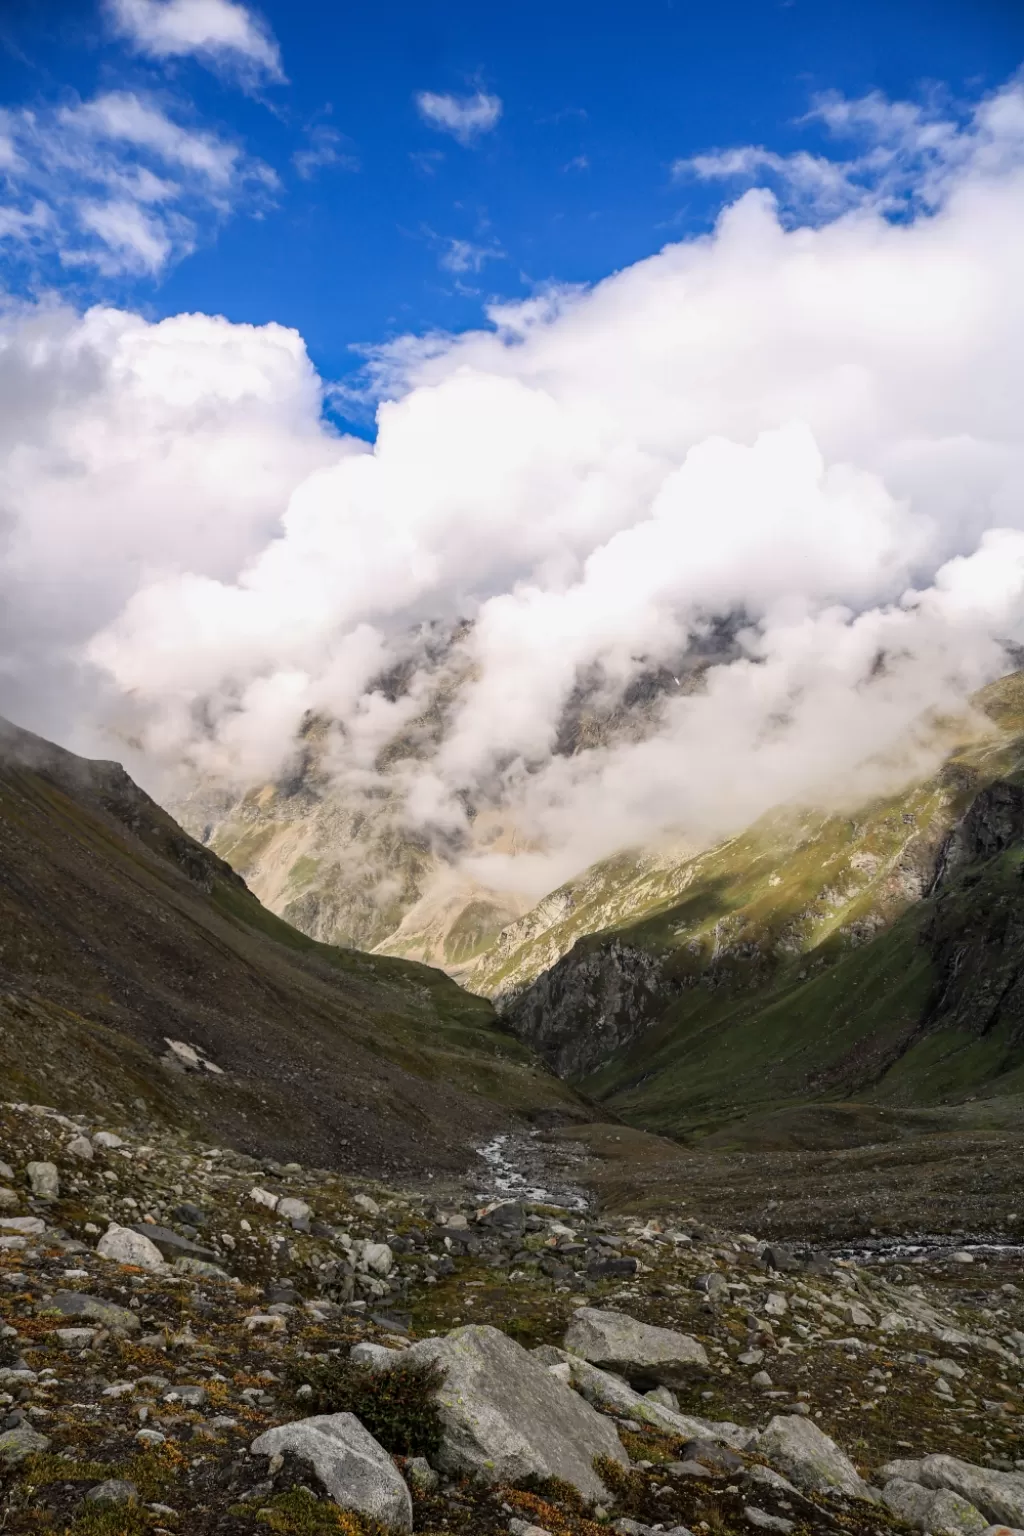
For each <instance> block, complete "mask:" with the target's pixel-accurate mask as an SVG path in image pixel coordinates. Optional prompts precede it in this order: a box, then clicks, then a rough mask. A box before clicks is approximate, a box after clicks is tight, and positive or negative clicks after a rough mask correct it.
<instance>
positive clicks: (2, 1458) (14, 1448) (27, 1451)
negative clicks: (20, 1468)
mask: <svg viewBox="0 0 1024 1536" xmlns="http://www.w3.org/2000/svg"><path fill="white" fill-rule="evenodd" d="M49 1444H50V1441H49V1437H48V1436H46V1435H41V1434H40V1433H39V1431H38V1430H36V1429H33V1428H32V1426H31V1424H19V1425H18V1426H17V1427H16V1428H15V1429H8V1430H7V1431H6V1432H5V1433H4V1434H2V1435H0V1464H3V1465H4V1466H8V1467H11V1466H15V1465H16V1464H17V1463H18V1462H19V1461H24V1460H25V1458H26V1457H27V1456H41V1455H42V1453H43V1451H45V1450H46V1449H47V1448H48V1446H49Z"/></svg>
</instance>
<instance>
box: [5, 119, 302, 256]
mask: <svg viewBox="0 0 1024 1536" xmlns="http://www.w3.org/2000/svg"><path fill="white" fill-rule="evenodd" d="M0 135H2V138H3V142H5V143H6V144H7V146H8V150H7V152H6V155H5V156H4V157H0V176H2V178H3V180H4V182H5V183H6V188H7V192H8V197H9V202H8V205H7V208H6V209H5V210H4V217H3V219H2V220H0V240H3V241H4V242H5V243H6V244H7V246H8V253H9V254H11V255H13V256H14V257H15V258H16V259H19V260H21V261H22V262H25V263H28V264H30V265H34V266H45V264H46V263H48V262H52V261H56V262H57V263H58V264H59V266H62V267H63V268H65V269H68V268H87V269H91V270H92V271H94V272H98V273H100V274H102V275H103V276H107V277H117V276H122V275H128V276H136V277H138V276H157V275H159V274H160V273H161V272H162V271H163V270H164V269H165V268H166V267H167V266H168V265H169V264H170V263H171V262H173V261H176V260H179V259H180V258H181V257H183V256H185V255H187V254H188V253H189V252H190V251H192V250H193V249H194V248H195V246H196V244H197V242H198V240H199V238H200V234H201V231H202V230H203V229H204V228H207V227H209V226H210V225H212V224H216V223H218V222H220V221H221V220H223V219H224V218H226V217H227V216H228V215H230V214H231V213H232V212H233V211H234V210H235V208H236V207H237V206H238V205H239V203H240V202H241V201H242V199H243V198H244V199H245V200H246V202H247V203H248V204H249V205H250V206H252V207H258V206H259V205H260V203H261V201H264V202H265V200H266V198H267V197H268V196H269V194H270V193H271V192H272V190H273V188H274V187H275V185H276V177H275V175H274V173H273V171H271V170H270V168H269V166H266V165H264V164H262V162H260V161H258V160H253V159H251V158H250V157H248V156H247V155H246V154H245V153H244V151H243V150H242V148H241V147H240V145H239V144H237V143H236V142H234V141H233V140H230V139H227V138H224V137H222V136H221V135H219V134H216V133H212V132H210V131H208V130H206V129H201V128H198V127H195V126H192V125H190V124H186V123H183V122H182V121H180V120H179V118H178V117H177V116H175V115H172V112H171V111H170V109H169V108H168V107H167V106H166V105H165V104H163V103H162V102H159V101H157V100H155V99H152V98H150V97H147V96H143V95H140V94H139V93H137V92H134V91H107V92H104V93H102V94H101V95H98V96H95V97H93V98H92V99H91V100H89V101H72V102H69V103H65V104H64V105H62V106H59V107H47V108H43V109H31V108H27V107H23V108H20V109H17V110H11V111H6V112H3V113H0Z"/></svg>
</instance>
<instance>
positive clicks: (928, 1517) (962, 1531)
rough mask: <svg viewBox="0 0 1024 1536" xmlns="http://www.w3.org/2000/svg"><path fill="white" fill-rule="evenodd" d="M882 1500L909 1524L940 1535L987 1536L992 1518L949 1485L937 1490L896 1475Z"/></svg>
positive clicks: (883, 1494) (886, 1487)
mask: <svg viewBox="0 0 1024 1536" xmlns="http://www.w3.org/2000/svg"><path fill="white" fill-rule="evenodd" d="M882 1502H883V1503H884V1504H885V1506H886V1508H888V1509H891V1510H892V1512H893V1514H894V1515H899V1517H900V1519H901V1520H905V1521H906V1522H907V1524H908V1525H913V1526H915V1527H916V1528H917V1529H918V1530H919V1531H932V1532H934V1533H936V1536H946V1533H947V1532H953V1533H956V1536H985V1532H986V1531H987V1530H988V1521H987V1520H986V1518H985V1516H984V1515H983V1514H982V1513H981V1512H980V1510H978V1509H976V1508H975V1507H974V1505H973V1504H969V1503H968V1502H967V1500H966V1499H963V1498H961V1497H960V1495H959V1494H958V1493H950V1492H949V1491H948V1489H945V1488H942V1489H939V1490H938V1491H936V1490H934V1489H931V1488H922V1487H921V1486H920V1484H919V1483H907V1482H903V1481H902V1480H901V1479H900V1478H893V1479H892V1480H891V1481H890V1482H888V1483H886V1485H885V1487H884V1488H883V1489H882Z"/></svg>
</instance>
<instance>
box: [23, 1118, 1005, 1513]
mask: <svg viewBox="0 0 1024 1536" xmlns="http://www.w3.org/2000/svg"><path fill="white" fill-rule="evenodd" d="M0 1159H2V1165H0V1322H2V1328H0V1415H2V1417H0V1508H2V1511H3V1513H2V1515H0V1530H2V1531H3V1532H4V1533H5V1536H7V1533H11V1536H21V1533H26V1536H27V1533H42V1532H47V1533H49V1532H54V1533H73V1536H143V1533H153V1536H160V1533H171V1536H207V1533H210V1536H212V1533H217V1536H245V1533H256V1532H265V1531H278V1532H284V1533H297V1536H306V1533H308V1536H317V1533H327V1532H330V1533H339V1532H341V1533H344V1536H370V1533H376V1532H378V1531H379V1530H380V1529H381V1528H382V1527H391V1528H397V1529H409V1528H410V1526H411V1527H412V1528H413V1529H415V1530H416V1531H419V1532H425V1533H430V1536H478V1533H479V1536H498V1533H502V1536H505V1533H507V1536H537V1533H538V1532H550V1533H552V1536H597V1533H598V1532H600V1531H607V1530H614V1531H616V1532H618V1533H620V1536H643V1533H646V1532H649V1531H654V1530H657V1531H660V1532H675V1533H677V1536H681V1533H683V1532H686V1531H691V1532H706V1533H711V1536H728V1533H740V1532H742V1533H750V1532H753V1531H757V1530H767V1531H778V1532H782V1533H786V1532H793V1533H797V1536H805V1533H810V1532H815V1533H817V1532H835V1533H841V1532H847V1533H850V1536H869V1533H876V1532H879V1533H886V1532H890V1531H908V1530H931V1531H935V1532H944V1531H955V1532H959V1533H962V1536H971V1533H977V1536H981V1533H982V1532H985V1531H987V1530H990V1529H999V1528H1000V1522H1006V1523H1007V1525H1008V1526H1010V1527H1013V1528H1019V1527H1021V1526H1024V1435H1022V1431H1024V1276H1022V1268H1024V1264H1022V1260H1021V1257H1020V1256H1019V1254H1018V1253H1016V1252H1013V1251H1005V1252H1001V1253H1000V1252H995V1251H993V1252H991V1253H988V1254H985V1253H982V1252H979V1251H973V1252H971V1253H967V1252H961V1251H959V1250H956V1249H951V1248H948V1247H947V1248H945V1249H942V1250H934V1251H929V1252H925V1253H922V1254H918V1255H916V1256H914V1257H908V1258H907V1259H906V1261H900V1262H891V1263H888V1264H886V1265H884V1266H882V1265H877V1264H874V1263H858V1262H855V1261H854V1260H852V1259H849V1258H847V1259H840V1258H836V1257H834V1256H832V1255H830V1254H828V1253H826V1252H824V1251H823V1250H821V1249H820V1248H819V1249H817V1250H814V1249H811V1248H807V1247H805V1246H802V1245H801V1244H800V1243H799V1242H795V1241H792V1240H790V1241H788V1242H786V1243H785V1244H783V1243H780V1242H778V1241H776V1239H775V1236H774V1234H769V1235H768V1238H767V1240H766V1237H765V1234H764V1232H763V1231H762V1232H756V1231H754V1232H736V1231H732V1232H727V1231H724V1230H718V1229H717V1228H716V1226H715V1225H714V1224H713V1222H712V1220H711V1218H710V1217H709V1215H708V1214H706V1213H705V1214H702V1215H701V1216H700V1217H697V1216H695V1215H694V1214H693V1213H692V1211H691V1212H688V1211H686V1210H685V1209H680V1208H679V1207H678V1205H674V1204H673V1203H672V1202H671V1201H670V1200H668V1199H667V1198H666V1200H665V1204H664V1207H663V1209H662V1210H661V1211H659V1212H652V1211H651V1210H650V1209H645V1210H644V1213H643V1216H642V1217H641V1218H639V1219H638V1218H637V1217H636V1216H635V1215H630V1214H628V1213H625V1214H623V1213H621V1212H620V1213H611V1212H610V1211H609V1209H608V1208H607V1206H606V1208H605V1210H604V1212H603V1213H602V1212H601V1211H598V1210H596V1209H594V1208H593V1207H591V1208H589V1209H573V1208H572V1199H573V1197H572V1195H571V1193H570V1192H569V1191H565V1192H564V1193H563V1196H561V1197H560V1198H563V1204H562V1205H561V1206H557V1205H554V1204H552V1203H550V1200H551V1198H552V1196H551V1195H550V1194H546V1192H545V1191H544V1190H543V1189H541V1188H540V1187H539V1184H538V1181H537V1178H535V1177H534V1175H536V1174H537V1170H536V1169H531V1170H529V1174H530V1177H528V1178H527V1180H526V1182H525V1183H524V1185H523V1186H522V1188H521V1190H519V1191H517V1189H516V1188H515V1187H512V1188H509V1187H508V1185H509V1170H508V1165H507V1162H505V1163H502V1162H501V1159H500V1158H499V1159H494V1158H492V1169H493V1167H494V1166H495V1165H496V1164H500V1165H501V1166H500V1168H499V1173H500V1179H501V1182H503V1183H504V1184H505V1186H506V1189H505V1190H504V1191H503V1193H504V1194H505V1196H506V1198H504V1199H502V1200H501V1201H500V1202H499V1203H495V1202H494V1201H493V1200H487V1199H485V1198H483V1197H484V1196H486V1194H487V1193H488V1190H487V1189H486V1188H485V1187H484V1186H485V1184H486V1181H487V1179H488V1178H492V1177H493V1176H494V1175H493V1173H492V1172H490V1171H489V1170H488V1169H487V1167H486V1166H482V1168H481V1170H480V1171H478V1173H477V1174H476V1175H475V1176H474V1179H473V1180H472V1181H471V1183H470V1185H468V1186H467V1187H466V1188H465V1189H460V1188H459V1187H457V1186H456V1185H454V1184H449V1185H446V1186H445V1187H444V1188H443V1189H442V1188H440V1187H439V1188H438V1189H437V1190H436V1191H435V1190H432V1189H431V1188H430V1187H429V1186H430V1183H431V1181H430V1180H429V1179H425V1181H424V1187H423V1188H421V1189H420V1190H419V1191H410V1190H405V1191H398V1190H392V1189H388V1188H385V1187H383V1186H381V1185H377V1184H374V1185H370V1184H367V1183H365V1182H360V1181H359V1180H356V1179H353V1178H350V1177H348V1176H345V1177H342V1176H340V1175H338V1174H336V1173H332V1172H330V1171H328V1170H325V1169H315V1168H303V1167H300V1166H298V1165H297V1164H285V1165H281V1164H279V1163H275V1162H270V1161H261V1162H257V1161H256V1160H254V1159H252V1158H249V1157H245V1156H242V1155H239V1154H237V1153H235V1152H232V1151H229V1150H226V1149H223V1148H221V1149H218V1148H213V1147H208V1146H205V1145H199V1144H197V1143H195V1142H194V1141H190V1140H189V1139H188V1138H187V1136H186V1135H185V1134H184V1133H173V1132H168V1131H166V1130H164V1129H159V1130H158V1129H156V1128H152V1127H151V1128H150V1129H149V1130H148V1131H147V1132H146V1134H145V1135H142V1134H141V1133H140V1131H139V1128H138V1124H136V1125H135V1126H134V1128H131V1129H130V1128H129V1127H128V1126H127V1125H126V1124H113V1123H111V1124H105V1125H102V1124H100V1123H98V1122H97V1121H96V1120H95V1119H87V1118H84V1117H83V1118H81V1119H75V1118H68V1117H65V1116H62V1115H58V1114H56V1113H55V1112H54V1111H51V1110H45V1109H41V1108H39V1107H38V1106H34V1107H30V1106H25V1105H5V1106H0ZM513 1183H514V1181H513ZM517 1194H518V1196H519V1197H518V1198H511V1199H509V1198H507V1196H508V1195H512V1196H516V1195H517ZM666 1194H667V1191H666ZM648 1204H649V1202H648ZM353 1350H355V1358H354V1359H353V1357H352V1352H353Z"/></svg>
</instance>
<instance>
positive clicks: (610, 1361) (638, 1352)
mask: <svg viewBox="0 0 1024 1536" xmlns="http://www.w3.org/2000/svg"><path fill="white" fill-rule="evenodd" d="M565 1347H566V1349H567V1350H569V1351H570V1352H571V1353H572V1354H574V1355H582V1357H583V1359H584V1360H589V1361H590V1363H591V1364H592V1365H599V1366H603V1367H604V1369H605V1370H609V1371H617V1372H618V1374H619V1375H620V1376H625V1378H626V1380H627V1381H629V1382H630V1384H631V1385H633V1386H636V1387H641V1388H643V1387H650V1386H654V1385H658V1386H664V1387H681V1386H685V1385H687V1383H689V1382H691V1381H692V1380H693V1377H694V1375H695V1374H697V1373H699V1372H700V1371H702V1370H706V1369H707V1365H708V1357H707V1352H706V1350H705V1349H704V1346H703V1344H701V1343H699V1342H698V1340H697V1339H694V1338H691V1337H690V1335H689V1334H686V1333H676V1332H675V1330H674V1329H671V1328H652V1327H650V1326H649V1325H648V1324H647V1323H637V1322H634V1320H633V1319H632V1318H631V1317H626V1316H625V1315H624V1314H623V1313H621V1312H605V1311H600V1310H598V1309H597V1308H596V1307H580V1308H579V1310H578V1311H577V1313H576V1315H575V1317H574V1318H573V1320H572V1322H571V1323H570V1324H569V1328H568V1331H567V1332H566V1335H565Z"/></svg>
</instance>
